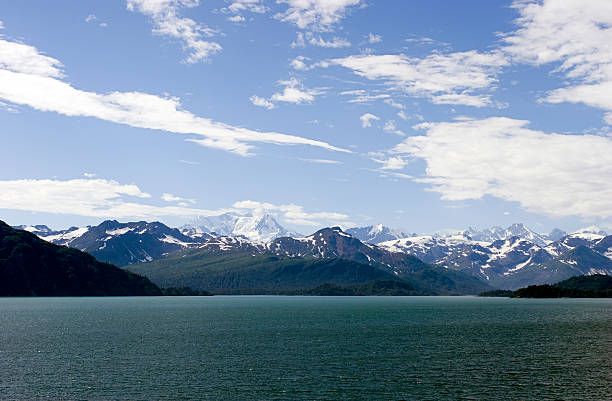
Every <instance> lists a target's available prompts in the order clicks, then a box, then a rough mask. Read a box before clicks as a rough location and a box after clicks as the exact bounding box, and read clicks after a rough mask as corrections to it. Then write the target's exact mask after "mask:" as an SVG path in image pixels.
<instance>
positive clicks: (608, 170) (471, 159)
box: [390, 117, 612, 219]
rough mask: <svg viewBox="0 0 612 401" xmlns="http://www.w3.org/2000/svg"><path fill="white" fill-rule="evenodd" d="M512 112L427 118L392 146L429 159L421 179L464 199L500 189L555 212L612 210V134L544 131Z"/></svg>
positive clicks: (535, 208) (599, 214)
mask: <svg viewBox="0 0 612 401" xmlns="http://www.w3.org/2000/svg"><path fill="white" fill-rule="evenodd" d="M527 124H528V121H523V120H514V119H510V118H502V117H496V118H488V119H484V120H470V119H462V120H460V121H454V122H443V123H423V124H420V125H418V126H416V128H417V129H421V130H423V131H424V132H425V134H424V135H420V136H414V137H409V138H406V139H405V140H404V141H403V142H402V143H401V144H399V145H397V146H396V147H395V148H394V149H393V150H392V151H391V152H390V154H393V155H396V156H400V157H409V158H415V159H422V160H423V161H424V162H425V163H426V169H425V174H426V177H425V178H420V179H418V180H417V181H419V182H422V183H425V184H428V185H429V189H430V190H432V191H436V192H439V193H441V194H442V199H446V200H452V201H459V200H466V199H481V198H482V197H484V196H487V195H489V196H494V197H497V198H501V199H504V200H507V201H513V202H518V203H519V204H520V205H521V206H522V207H524V208H525V209H527V210H528V211H531V212H535V213H544V214H547V215H550V216H579V217H582V218H602V219H603V218H610V217H612V208H610V205H611V204H612V186H610V185H609V183H610V177H612V139H610V138H608V137H604V136H596V135H565V134H555V133H544V132H541V131H535V130H531V129H528V128H526V126H527Z"/></svg>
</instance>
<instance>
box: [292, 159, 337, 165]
mask: <svg viewBox="0 0 612 401" xmlns="http://www.w3.org/2000/svg"><path fill="white" fill-rule="evenodd" d="M298 160H301V161H303V162H308V163H315V164H342V162H339V161H338V160H328V159H303V158H298Z"/></svg>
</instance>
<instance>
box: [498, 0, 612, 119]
mask: <svg viewBox="0 0 612 401" xmlns="http://www.w3.org/2000/svg"><path fill="white" fill-rule="evenodd" d="M513 7H514V8H516V9H517V10H518V12H519V13H520V17H519V18H518V19H517V20H516V23H517V25H518V27H519V28H518V30H517V31H515V32H512V33H510V34H507V35H504V36H503V40H504V41H505V43H506V47H505V48H504V49H503V50H504V51H505V52H507V53H509V54H510V55H512V56H513V58H514V59H515V60H516V61H519V62H524V63H529V64H533V65H536V66H540V65H543V64H549V63H556V64H557V66H556V68H555V70H554V73H558V74H563V75H564V77H565V78H566V79H567V80H569V85H570V86H568V87H566V88H559V89H556V90H553V91H551V92H549V93H548V94H547V95H546V96H545V97H544V98H543V99H542V100H543V101H546V102H551V103H560V102H574V103H578V102H581V103H585V104H587V105H589V106H592V107H597V108H600V109H603V110H606V111H612V96H610V88H611V87H612V46H610V43H612V2H610V1H609V0H590V1H588V2H587V3H585V2H583V1H579V0H573V1H571V0H563V1H561V0H545V1H538V2H534V1H515V2H514V4H513ZM606 120H608V119H607V118H606Z"/></svg>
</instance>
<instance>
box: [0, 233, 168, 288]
mask: <svg viewBox="0 0 612 401" xmlns="http://www.w3.org/2000/svg"><path fill="white" fill-rule="evenodd" d="M106 295H115V296H120V295H161V290H160V289H159V288H158V287H157V286H156V285H155V284H153V283H152V282H151V281H150V280H149V279H148V278H146V277H142V276H140V275H138V274H134V273H131V272H128V271H125V270H122V269H119V268H118V267H115V266H113V265H110V264H108V263H102V262H98V261H97V260H96V259H95V258H94V257H93V256H91V255H89V254H87V253H85V252H81V251H79V250H77V249H73V248H66V247H62V246H58V245H53V244H51V243H48V242H46V241H43V240H41V239H39V238H38V237H37V236H35V235H34V234H31V233H29V232H27V231H23V230H16V229H13V228H11V227H9V226H8V225H7V224H5V223H4V222H2V221H0V296H106Z"/></svg>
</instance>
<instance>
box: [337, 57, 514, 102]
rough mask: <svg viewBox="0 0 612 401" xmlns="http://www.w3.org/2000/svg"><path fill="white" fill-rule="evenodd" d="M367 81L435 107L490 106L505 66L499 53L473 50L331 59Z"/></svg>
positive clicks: (506, 63)
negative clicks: (423, 56) (490, 92)
mask: <svg viewBox="0 0 612 401" xmlns="http://www.w3.org/2000/svg"><path fill="white" fill-rule="evenodd" d="M331 62H332V63H334V64H337V65H340V66H342V67H345V68H348V69H350V70H352V71H353V72H354V73H355V74H357V75H359V76H362V77H365V78H367V79H369V80H383V81H386V83H387V84H388V85H389V86H390V87H392V88H394V89H399V90H402V91H404V92H406V93H408V94H409V95H412V96H415V97H422V98H427V99H429V100H430V101H431V102H433V103H436V104H462V105H469V106H475V107H483V106H489V105H491V104H492V102H491V99H490V94H488V93H481V92H483V91H488V90H491V88H492V87H494V86H495V84H496V83H497V74H498V73H499V72H500V70H501V68H502V67H503V66H506V65H508V61H507V60H506V58H505V56H504V55H503V54H502V53H500V52H491V53H479V52H477V51H475V50H473V51H468V52H456V53H447V54H442V53H434V54H431V55H429V56H427V57H425V58H412V57H408V56H405V55H357V56H349V57H345V58H338V59H333V60H331Z"/></svg>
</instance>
